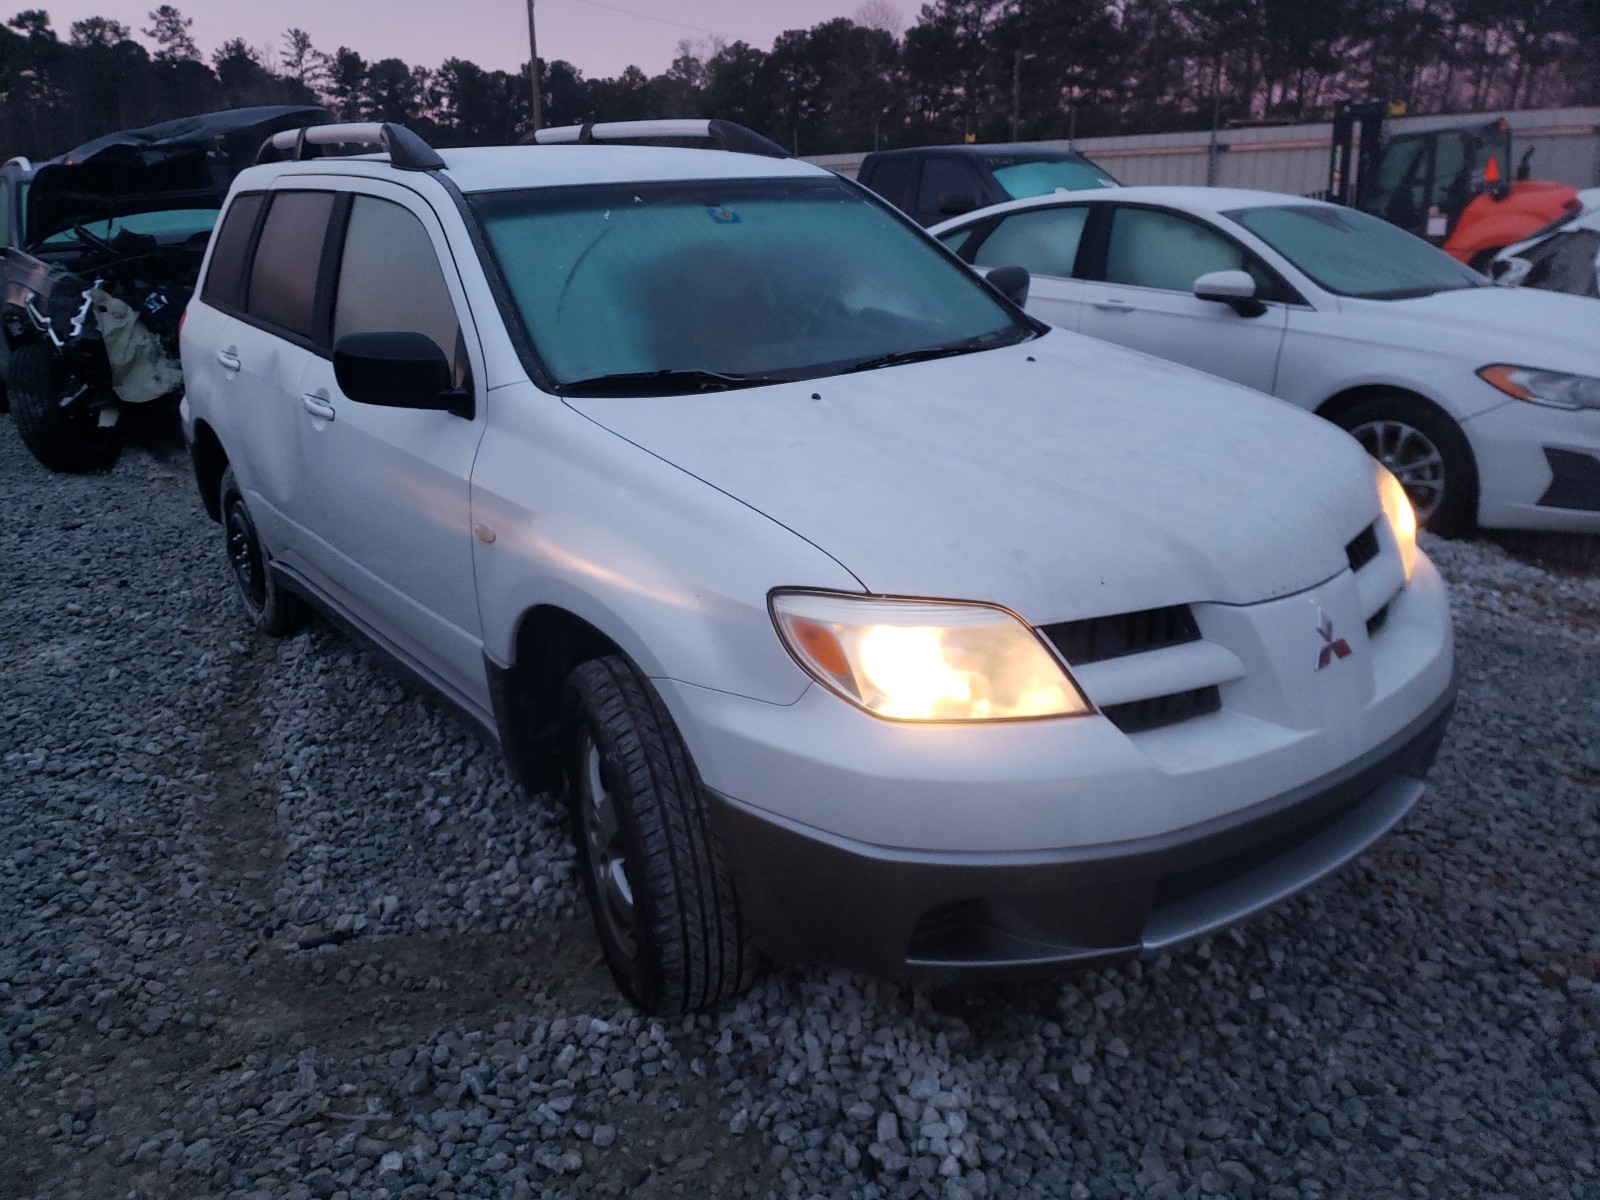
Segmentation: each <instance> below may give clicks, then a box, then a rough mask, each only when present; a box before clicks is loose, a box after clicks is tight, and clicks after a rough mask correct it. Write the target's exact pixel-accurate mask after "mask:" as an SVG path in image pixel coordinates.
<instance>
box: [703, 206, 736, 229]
mask: <svg viewBox="0 0 1600 1200" xmlns="http://www.w3.org/2000/svg"><path fill="white" fill-rule="evenodd" d="M706 215H707V216H709V217H710V218H711V219H712V220H713V221H715V222H716V223H717V224H718V225H737V224H738V223H739V214H738V213H736V212H732V211H730V210H729V209H726V208H708V209H706Z"/></svg>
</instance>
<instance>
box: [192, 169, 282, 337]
mask: <svg viewBox="0 0 1600 1200" xmlns="http://www.w3.org/2000/svg"><path fill="white" fill-rule="evenodd" d="M265 201H266V195H265V194H264V193H262V192H253V193H250V194H247V195H242V196H236V197H235V198H234V201H233V204H232V205H231V206H230V207H229V208H228V215H227V216H226V217H224V218H223V221H222V228H220V229H219V230H217V242H216V245H215V246H213V247H212V249H211V266H210V267H209V268H208V269H207V270H206V285H205V288H204V289H203V290H202V291H201V293H200V298H201V299H202V300H204V301H205V302H206V303H207V304H211V305H216V306H220V307H222V308H240V307H242V306H243V304H244V270H245V263H246V262H247V261H248V256H249V254H250V238H251V235H252V234H254V233H255V231H256V218H257V217H258V216H260V215H261V205H262V204H263V203H264V202H265Z"/></svg>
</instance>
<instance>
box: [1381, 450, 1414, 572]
mask: <svg viewBox="0 0 1600 1200" xmlns="http://www.w3.org/2000/svg"><path fill="white" fill-rule="evenodd" d="M1372 470H1373V473H1374V474H1375V475H1377V477H1378V500H1379V502H1380V503H1381V504H1382V505H1383V515H1384V517H1385V518H1386V519H1387V520H1388V522H1389V528H1390V529H1391V530H1393V531H1394V540H1395V541H1396V542H1398V543H1399V545H1400V562H1401V564H1402V565H1403V566H1404V567H1405V570H1406V582H1407V583H1410V582H1411V570H1412V568H1413V567H1415V566H1416V565H1417V513H1416V510H1415V509H1414V508H1412V507H1411V498H1410V497H1409V496H1407V495H1406V489H1405V488H1403V487H1401V486H1400V481H1399V480H1398V479H1396V478H1395V477H1394V473H1393V472H1391V471H1390V470H1389V468H1388V467H1386V466H1384V465H1383V464H1382V463H1381V462H1378V461H1377V460H1376V459H1374V460H1373V463H1372Z"/></svg>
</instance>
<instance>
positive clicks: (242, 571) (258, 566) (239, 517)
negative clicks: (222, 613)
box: [218, 467, 309, 637]
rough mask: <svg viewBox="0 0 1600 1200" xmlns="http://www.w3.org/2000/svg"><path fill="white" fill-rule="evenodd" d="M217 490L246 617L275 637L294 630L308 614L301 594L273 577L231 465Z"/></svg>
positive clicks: (229, 552)
mask: <svg viewBox="0 0 1600 1200" xmlns="http://www.w3.org/2000/svg"><path fill="white" fill-rule="evenodd" d="M218 493H219V502H220V505H221V509H220V511H221V513H222V530H223V535H224V536H225V538H226V539H227V540H226V546H227V551H228V565H229V566H230V567H231V568H232V569H233V583H234V590H235V591H237V592H238V594H239V602H240V603H241V604H243V605H244V611H245V616H246V617H247V618H248V619H249V621H250V624H251V625H253V626H255V627H256V628H257V629H258V630H260V631H261V632H262V633H265V634H270V635H271V636H273V637H283V636H284V635H285V634H290V633H293V632H294V631H295V630H296V629H299V628H300V627H301V626H302V625H304V624H305V623H306V617H307V616H308V615H309V613H308V611H307V609H306V606H305V603H304V602H303V601H302V600H301V599H300V597H298V596H295V595H292V594H291V593H289V592H285V591H284V590H283V589H282V588H280V587H279V586H278V581H277V580H276V579H275V578H273V575H272V571H271V569H270V567H269V562H270V558H269V556H268V554H267V550H266V547H265V546H263V545H262V544H261V538H260V535H258V534H257V533H256V526H255V522H254V521H252V520H251V519H250V510H249V509H248V508H247V507H245V502H244V493H243V492H241V491H240V490H239V481H238V479H236V478H235V477H234V474H233V468H232V467H229V468H227V469H226V470H225V471H223V472H222V483H221V486H220V488H219V489H218Z"/></svg>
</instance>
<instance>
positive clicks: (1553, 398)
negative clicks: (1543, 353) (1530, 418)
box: [1478, 363, 1600, 408]
mask: <svg viewBox="0 0 1600 1200" xmlns="http://www.w3.org/2000/svg"><path fill="white" fill-rule="evenodd" d="M1478 377H1479V378H1480V379H1482V380H1483V381H1484V382H1485V383H1487V384H1488V385H1489V386H1490V387H1493V388H1498V389H1499V390H1500V391H1502V392H1504V393H1505V394H1506V395H1508V396H1514V397H1516V398H1517V399H1518V400H1527V401H1528V402H1529V403H1532V404H1549V405H1552V406H1553V407H1555V408H1600V379H1596V378H1595V377H1594V376H1593V375H1568V374H1566V373H1565V372H1564V371H1541V370H1539V369H1538V368H1536V367H1513V366H1509V365H1507V364H1506V363H1495V364H1494V365H1493V366H1488V367H1479V368H1478Z"/></svg>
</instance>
